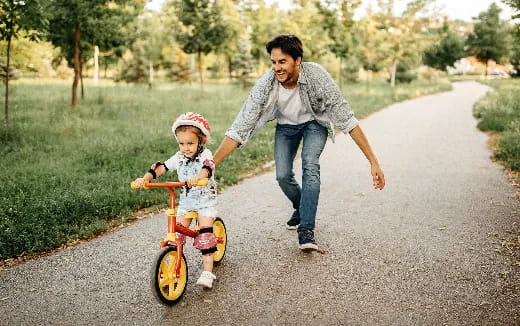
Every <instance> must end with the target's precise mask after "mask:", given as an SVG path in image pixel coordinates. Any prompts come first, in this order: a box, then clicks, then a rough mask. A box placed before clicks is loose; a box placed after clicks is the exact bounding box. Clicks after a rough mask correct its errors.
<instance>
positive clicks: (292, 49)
mask: <svg viewBox="0 0 520 326" xmlns="http://www.w3.org/2000/svg"><path fill="white" fill-rule="evenodd" d="M276 48H280V49H282V52H283V53H285V54H288V55H290V56H291V57H292V58H293V59H294V61H296V59H297V58H298V57H300V58H302V60H303V45H302V41H300V39H299V38H298V36H296V35H278V36H277V37H275V38H273V39H272V40H270V41H269V42H267V44H266V45H265V49H266V50H267V53H269V54H271V51H272V50H273V49H276Z"/></svg>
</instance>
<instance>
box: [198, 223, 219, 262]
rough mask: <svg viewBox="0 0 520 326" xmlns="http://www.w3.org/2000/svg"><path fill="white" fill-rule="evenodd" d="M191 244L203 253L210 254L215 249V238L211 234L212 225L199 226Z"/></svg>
mask: <svg viewBox="0 0 520 326" xmlns="http://www.w3.org/2000/svg"><path fill="white" fill-rule="evenodd" d="M193 246H194V247H195V248H197V249H199V250H200V252H201V253H202V254H203V255H211V254H213V253H214V252H215V251H217V238H216V237H215V235H214V234H213V227H206V228H201V229H200V230H199V234H198V235H197V236H196V237H195V239H194V240H193Z"/></svg>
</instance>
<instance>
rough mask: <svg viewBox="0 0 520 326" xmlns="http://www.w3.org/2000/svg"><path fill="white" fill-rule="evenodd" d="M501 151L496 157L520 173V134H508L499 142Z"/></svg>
mask: <svg viewBox="0 0 520 326" xmlns="http://www.w3.org/2000/svg"><path fill="white" fill-rule="evenodd" d="M498 147H499V150H498V151H497V153H496V154H495V157H496V158H497V159H499V160H501V161H503V162H504V163H505V166H506V167H508V168H509V169H511V170H516V171H520V132H519V131H516V132H515V131H510V132H506V133H505V134H504V135H502V137H501V138H500V140H499V142H498Z"/></svg>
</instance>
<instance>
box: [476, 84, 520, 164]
mask: <svg viewBox="0 0 520 326" xmlns="http://www.w3.org/2000/svg"><path fill="white" fill-rule="evenodd" d="M488 84H490V85H491V86H494V87H495V91H493V92H489V93H488V94H487V95H486V96H485V97H484V98H482V99H481V100H479V101H478V102H477V103H476V104H475V106H474V107H473V115H474V116H475V117H476V118H477V119H479V120H480V121H479V122H478V124H477V127H478V128H479V129H480V130H482V131H491V132H496V133H498V134H499V140H498V142H497V150H496V153H495V157H496V158H497V159H499V160H501V161H503V162H504V165H505V166H506V167H508V168H510V169H512V170H520V81H517V80H493V81H489V82H488Z"/></svg>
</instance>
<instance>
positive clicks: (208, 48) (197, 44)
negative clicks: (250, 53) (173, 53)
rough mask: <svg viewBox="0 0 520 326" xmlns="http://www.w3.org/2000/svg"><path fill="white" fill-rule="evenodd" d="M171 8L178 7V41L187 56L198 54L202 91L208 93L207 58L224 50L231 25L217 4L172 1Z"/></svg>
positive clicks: (200, 0) (196, 0)
mask: <svg viewBox="0 0 520 326" xmlns="http://www.w3.org/2000/svg"><path fill="white" fill-rule="evenodd" d="M168 6H172V7H173V8H175V12H176V16H177V19H178V22H179V24H178V28H179V30H178V31H177V33H176V39H177V41H178V42H179V44H180V45H181V47H182V50H183V51H184V52H186V53H195V54H197V55H198V65H199V73H200V77H201V78H200V83H201V88H202V90H204V81H205V78H204V71H205V69H206V67H205V65H204V61H203V56H204V55H206V54H208V53H210V52H213V51H218V50H220V49H222V46H223V44H225V43H226V41H227V40H228V38H229V37H230V35H231V34H230V30H229V27H228V25H227V23H226V22H225V21H224V20H223V19H222V10H221V8H220V6H219V4H218V2H217V1H207V0H171V1H170V2H169V3H168Z"/></svg>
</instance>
